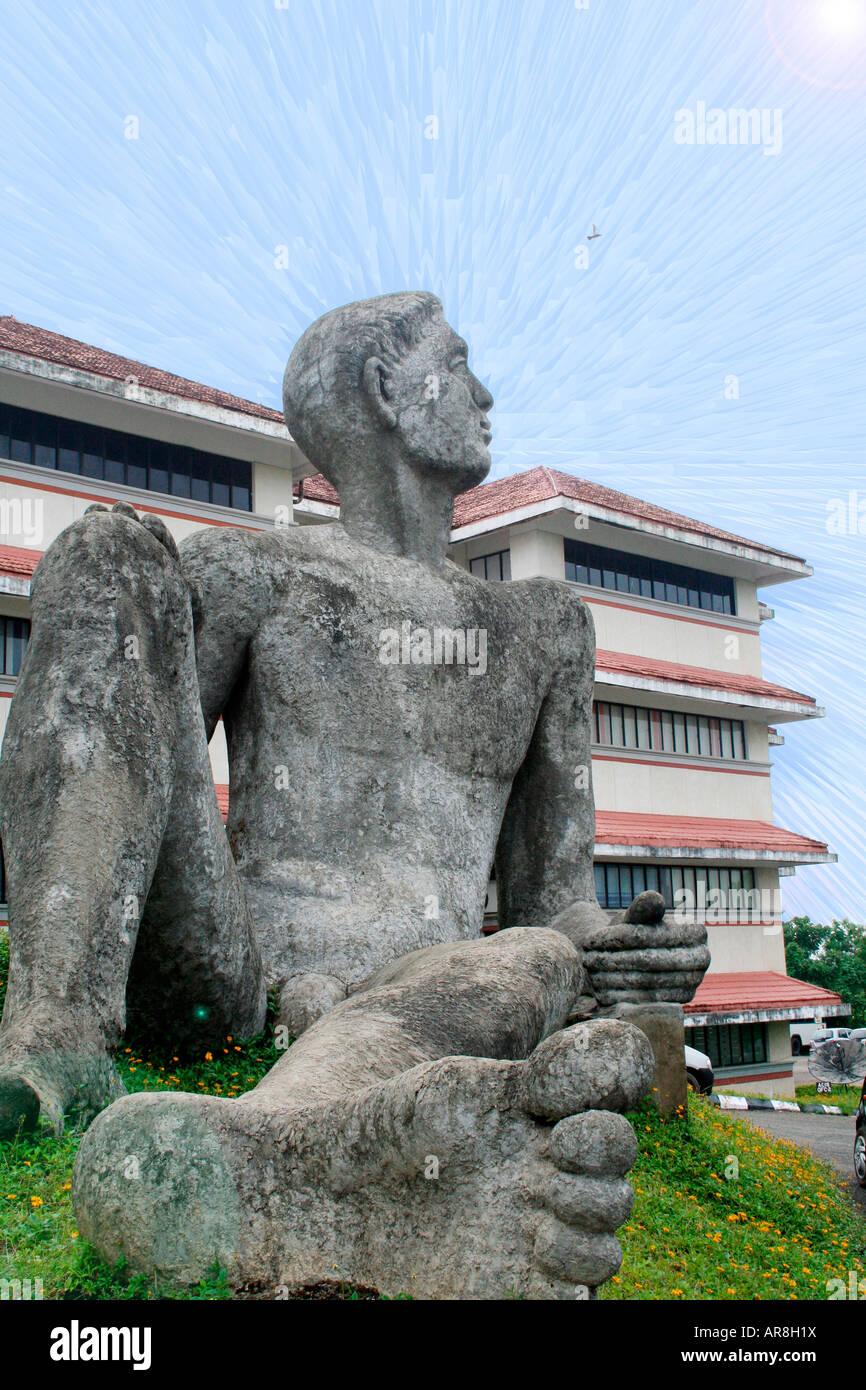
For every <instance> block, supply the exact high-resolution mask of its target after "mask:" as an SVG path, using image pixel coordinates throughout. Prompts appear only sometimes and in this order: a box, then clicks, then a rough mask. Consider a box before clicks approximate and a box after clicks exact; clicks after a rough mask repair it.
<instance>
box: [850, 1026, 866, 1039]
mask: <svg viewBox="0 0 866 1390" xmlns="http://www.w3.org/2000/svg"><path fill="white" fill-rule="evenodd" d="M849 1037H852V1038H861V1039H862V1038H866V1028H852V1029H851V1032H850V1034H849Z"/></svg>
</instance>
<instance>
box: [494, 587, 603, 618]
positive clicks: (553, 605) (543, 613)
mask: <svg viewBox="0 0 866 1390" xmlns="http://www.w3.org/2000/svg"><path fill="white" fill-rule="evenodd" d="M503 587H504V588H505V589H506V590H510V591H511V592H512V593H513V594H514V596H515V597H516V598H518V599H519V601H520V602H521V603H522V604H524V605H525V606H526V608H527V610H528V611H530V612H532V613H535V614H537V615H538V617H539V619H541V620H542V621H544V620H547V621H557V620H558V621H561V622H563V623H565V624H566V626H567V627H568V628H569V630H570V631H573V630H574V628H583V627H586V626H587V624H589V625H590V626H591V625H592V614H591V613H590V611H589V608H588V607H587V605H586V604H585V603H584V601H583V599H582V598H581V596H580V594H579V593H578V592H577V590H576V589H575V587H574V585H573V584H569V582H568V580H567V579H545V578H544V577H537V578H534V579H513V580H511V582H510V583H509V584H507V585H505V586H503Z"/></svg>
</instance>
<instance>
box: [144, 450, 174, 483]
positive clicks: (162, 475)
mask: <svg viewBox="0 0 866 1390" xmlns="http://www.w3.org/2000/svg"><path fill="white" fill-rule="evenodd" d="M170 471H171V447H170V445H168V444H164V443H163V442H162V440H157V439H152V440H151V441H150V479H149V486H150V490H151V491H152V492H168V475H169V473H170Z"/></svg>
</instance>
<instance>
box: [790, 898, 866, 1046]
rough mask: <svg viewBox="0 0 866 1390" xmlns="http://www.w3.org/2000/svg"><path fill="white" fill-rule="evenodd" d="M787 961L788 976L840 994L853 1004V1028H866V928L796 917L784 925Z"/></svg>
mask: <svg viewBox="0 0 866 1390" xmlns="http://www.w3.org/2000/svg"><path fill="white" fill-rule="evenodd" d="M785 958H786V960H787V965H788V974H789V975H792V976H793V977H794V979H796V980H806V981H807V983H808V984H812V985H820V986H821V988H822V989H832V990H833V991H834V992H835V993H836V994H841V996H842V998H843V999H844V1000H845V1003H846V1004H850V1005H851V1020H850V1026H851V1027H852V1028H863V1027H866V926H860V925H858V924H857V923H856V922H849V921H848V920H847V918H846V919H845V920H844V921H842V922H840V921H837V920H836V919H835V918H834V920H833V922H832V923H831V925H830V926H823V925H822V924H821V923H820V922H812V921H811V920H810V919H809V918H808V917H794V918H793V919H792V920H791V921H790V922H786V923H785Z"/></svg>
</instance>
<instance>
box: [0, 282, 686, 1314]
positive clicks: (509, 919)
mask: <svg viewBox="0 0 866 1390" xmlns="http://www.w3.org/2000/svg"><path fill="white" fill-rule="evenodd" d="M284 397H285V406H286V419H287V423H288V425H289V428H290V430H291V431H292V433H293V436H294V437H295V439H296V440H297V442H298V443H299V445H300V446H301V448H302V449H303V450H304V452H305V453H306V455H307V457H308V458H309V459H310V460H311V462H312V463H313V464H314V465H315V466H316V467H317V468H319V469H321V471H322V472H323V473H324V474H325V476H326V477H328V478H329V479H330V480H331V481H332V482H333V483H334V485H335V486H336V488H337V489H338V491H339V494H340V499H341V520H340V523H339V524H334V525H327V526H321V527H307V528H299V527H295V528H284V529H278V530H275V531H271V532H250V531H245V530H242V529H240V528H238V529H227V528H222V529H218V530H217V529H214V530H209V531H205V532H202V533H200V534H198V535H196V536H195V537H193V538H192V539H190V540H189V541H186V542H184V543H183V544H182V545H181V547H180V553H178V550H177V549H176V547H175V545H174V542H173V541H172V539H171V537H170V536H169V535H168V533H167V532H166V531H165V528H164V527H163V526H162V524H161V523H160V522H159V521H158V520H157V519H156V518H154V517H151V516H145V517H144V518H143V519H141V520H139V519H138V518H137V517H136V516H135V514H134V513H133V511H132V509H131V508H130V507H128V506H126V505H125V504H118V506H116V507H115V508H114V509H113V510H112V511H111V512H109V511H106V510H105V509H91V510H90V511H89V512H88V514H87V515H85V516H84V517H83V518H82V519H81V520H80V521H78V522H76V523H75V524H74V525H73V526H71V527H69V528H68V530H66V531H65V532H64V533H63V534H62V535H61V536H60V537H59V538H58V540H57V541H56V542H55V543H54V545H53V546H52V547H51V548H50V550H49V551H48V552H47V554H46V555H45V557H44V558H43V560H42V561H41V562H40V565H39V566H38V569H37V572H36V575H35V576H34V583H33V598H32V603H33V626H32V636H31V641H30V644H29V648H28V652H27V656H26V660H25V663H24V666H23V668H22V673H21V677H20V681H19V688H18V691H17V693H16V696H15V699H14V701H13V705H12V710H11V713H10V719H9V724H8V727H7V733H6V738H5V743H4V748H3V759H2V764H0V799H2V834H3V843H4V850H5V854H6V862H7V868H8V878H9V884H10V931H11V943H12V968H11V971H10V980H9V990H8V999H7V1005H6V1011H5V1014H4V1019H3V1024H2V1029H0V1130H2V1126H3V1125H4V1123H5V1125H6V1128H7V1130H9V1129H10V1128H13V1127H14V1126H15V1125H17V1124H18V1123H20V1122H21V1120H22V1118H23V1119H24V1120H25V1122H30V1123H32V1122H34V1121H35V1118H36V1115H37V1114H38V1112H39V1110H40V1108H41V1110H42V1112H43V1114H45V1115H47V1116H49V1117H53V1118H55V1119H57V1118H58V1117H60V1116H61V1115H62V1114H63V1113H64V1112H65V1111H69V1110H71V1109H73V1108H77V1109H79V1110H82V1111H93V1110H98V1109H100V1108H101V1107H102V1106H104V1105H106V1103H107V1102H108V1101H109V1100H111V1099H112V1096H113V1095H114V1094H116V1081H115V1077H114V1072H113V1067H112V1064H111V1061H110V1052H111V1050H112V1048H113V1047H115V1046H116V1045H117V1043H118V1041H119V1039H120V1037H121V1035H122V1030H123V1028H124V1026H125V1021H126V1017H127V1007H128V1014H129V1017H131V1018H134V1019H135V1020H136V1023H137V1025H139V1026H145V1025H147V1026H149V1027H151V1028H158V1029H160V1030H161V1032H162V1035H163V1036H167V1037H170V1038H172V1039H177V1040H178V1041H179V1042H182V1041H184V1040H186V1041H187V1042H189V1041H192V1040H196V1039H204V1038H207V1037H215V1036H218V1035H219V1036H221V1035H223V1034H224V1033H232V1034H234V1035H238V1036H241V1035H244V1034H251V1033H254V1032H256V1031H257V1030H258V1029H259V1028H260V1027H261V1026H262V1023H263V1020H264V1013H265V991H266V989H267V988H269V987H279V988H280V989H281V990H282V995H283V1004H284V1008H285V1009H286V1010H287V1011H288V1016H289V1017H296V1018H298V1019H299V1020H301V1022H302V1023H303V1024H306V1023H308V1022H310V1021H311V1020H313V1019H315V1018H316V1016H317V1015H319V1014H324V1016H323V1017H321V1018H320V1020H319V1021H318V1022H314V1023H313V1026H312V1027H309V1028H308V1030H307V1031H306V1032H304V1034H303V1037H301V1038H300V1040H299V1041H298V1042H296V1043H295V1044H294V1046H293V1047H292V1048H291V1049H290V1050H289V1051H288V1053H287V1054H286V1056H285V1057H284V1058H283V1059H282V1061H281V1062H280V1063H278V1064H277V1066H276V1067H275V1068H274V1069H273V1071H272V1072H271V1073H270V1074H269V1076H268V1077H267V1078H266V1079H265V1081H264V1082H262V1083H261V1085H260V1086H259V1087H257V1088H256V1090H255V1091H253V1092H250V1093H249V1094H248V1095H247V1096H245V1097H244V1098H243V1099H242V1100H240V1101H237V1102H221V1101H217V1100H212V1099H210V1098H205V1097H200V1096H185V1095H171V1096H168V1095H153V1096H135V1097H128V1098H125V1099H122V1100H119V1101H117V1103H116V1104H114V1105H112V1106H111V1107H110V1108H109V1109H108V1110H107V1111H106V1112H105V1113H104V1114H103V1115H101V1116H100V1117H99V1119H98V1120H97V1121H96V1122H95V1123H94V1125H93V1126H92V1127H91V1129H90V1130H89V1131H88V1133H87V1135H86V1136H85V1139H84V1141H83V1143H82V1146H81V1150H80V1152H79V1157H78V1161H77V1163H76V1171H75V1180H74V1196H75V1200H76V1209H77V1211H78V1214H79V1221H80V1224H81V1226H82V1230H83V1231H84V1233H85V1234H88V1235H89V1236H90V1237H91V1239H93V1240H94V1242H95V1243H96V1244H97V1245H98V1247H99V1248H101V1249H102V1250H103V1251H105V1252H106V1253H107V1254H108V1255H109V1256H110V1257H112V1258H117V1256H118V1255H119V1254H121V1253H124V1254H126V1256H127V1257H128V1259H129V1261H130V1263H131V1264H132V1265H133V1266H136V1267H139V1268H146V1269H155V1270H158V1271H161V1272H163V1273H165V1274H168V1275H170V1276H171V1277H174V1278H179V1279H195V1278H198V1277H200V1276H201V1274H202V1273H204V1272H206V1270H207V1269H208V1268H209V1267H210V1266H211V1265H212V1264H213V1262H214V1260H215V1259H216V1260H219V1261H220V1262H224V1263H225V1264H226V1266H227V1267H228V1268H229V1269H230V1271H231V1274H232V1278H233V1279H234V1280H235V1281H236V1282H239V1283H244V1282H246V1283H248V1284H257V1285H263V1284H264V1285H266V1286H267V1285H269V1284H271V1283H275V1284H283V1283H299V1282H300V1283H303V1282H305V1281H309V1280H310V1279H313V1278H319V1277H325V1275H327V1274H329V1273H330V1271H332V1270H333V1269H334V1268H335V1267H338V1268H339V1271H340V1274H339V1277H342V1278H350V1279H353V1280H355V1281H356V1282H361V1283H364V1282H366V1283H372V1284H374V1285H375V1286H376V1287H380V1288H382V1289H383V1290H384V1289H390V1290H392V1291H393V1290H394V1289H399V1288H400V1287H402V1286H403V1284H404V1283H405V1281H406V1280H408V1279H409V1278H410V1276H411V1277H412V1279H413V1280H414V1287H415V1288H416V1289H417V1290H418V1291H420V1292H423V1291H425V1290H426V1291H427V1292H432V1293H439V1294H440V1295H441V1294H442V1293H443V1291H444V1293H445V1294H446V1295H447V1293H448V1291H449V1290H459V1289H461V1288H462V1289H464V1290H465V1291H466V1292H467V1293H470V1294H473V1293H474V1294H475V1296H480V1297H484V1296H495V1291H496V1290H497V1289H499V1291H500V1292H504V1291H505V1290H506V1289H507V1288H509V1287H514V1288H515V1289H517V1290H518V1291H522V1292H526V1293H529V1294H533V1295H535V1296H542V1297H551V1296H552V1297H557V1296H567V1294H568V1291H569V1290H573V1286H574V1285H575V1284H576V1283H577V1284H583V1285H589V1286H594V1285H597V1284H598V1283H599V1282H600V1281H601V1280H602V1279H604V1278H606V1277H608V1276H609V1274H610V1273H611V1272H612V1271H613V1269H614V1268H615V1267H616V1264H617V1263H618V1259H619V1247H618V1246H617V1243H616V1241H615V1240H614V1239H613V1235H612V1232H613V1230H614V1229H615V1228H616V1226H617V1225H618V1224H619V1223H620V1222H621V1221H622V1220H623V1219H624V1216H625V1214H626V1213H627V1210H628V1206H629V1203H630V1189H628V1186H627V1184H625V1183H624V1182H623V1174H624V1173H625V1171H626V1170H627V1168H628V1167H629V1166H630V1164H631V1162H632V1161H633V1156H634V1144H633V1138H632V1137H631V1131H630V1130H629V1127H628V1126H627V1124H626V1123H625V1121H624V1120H622V1118H621V1117H620V1116H617V1115H615V1114H612V1113H609V1112H611V1111H616V1110H621V1109H623V1108H625V1107H627V1106H628V1105H629V1104H631V1103H633V1102H634V1100H636V1099H637V1098H638V1096H639V1095H640V1094H641V1093H642V1092H643V1091H644V1090H645V1089H646V1087H647V1085H648V1082H649V1068H650V1066H651V1054H650V1052H649V1049H648V1047H647V1044H646V1040H645V1038H644V1037H643V1035H642V1034H641V1033H640V1032H639V1031H638V1030H636V1029H634V1028H632V1027H631V1026H630V1025H629V1024H627V1023H623V1022H620V1021H616V1020H612V1019H596V1020H595V1021H590V1022H588V1023H582V1024H578V1025H576V1026H574V1027H572V1028H567V1029H566V1030H565V1031H564V1032H557V1031H556V1030H559V1029H563V1027H564V1025H565V1024H566V1023H567V1022H568V1020H569V1019H570V1018H574V1017H576V1016H579V1010H580V1004H579V1001H583V1009H584V1014H585V1012H586V1009H587V1008H592V1002H591V1000H589V999H588V996H591V995H592V993H593V989H592V980H593V978H595V979H596V981H597V982H599V984H598V987H597V988H596V989H595V994H596V997H597V998H599V999H600V1000H601V1002H602V1003H603V1004H612V1003H615V1002H616V1001H617V1000H618V999H630V998H635V997H639V998H642V999H664V1000H676V999H688V998H690V997H691V995H692V993H693V991H694V989H695V987H696V985H697V983H698V982H699V980H700V978H701V975H702V973H703V971H704V970H705V969H706V965H707V959H708V958H707V954H706V950H705V946H704V943H703V940H702V939H701V933H700V931H699V930H698V931H695V930H690V929H688V928H676V929H675V928H673V927H670V926H667V925H665V926H664V927H663V929H661V930H660V931H659V932H657V933H656V935H655V936H653V933H652V931H651V930H650V929H648V928H646V927H643V926H639V925H635V926H634V927H633V928H630V929H629V928H624V927H623V925H620V926H619V927H618V928H617V930H616V932H615V933H613V934H610V933H608V926H607V921H606V919H605V918H604V916H603V914H601V913H600V912H599V910H598V907H597V904H596V902H595V895H594V890H593V881H592V848H593V834H594V815H593V803H592V794H591V789H589V788H588V786H587V778H586V775H585V770H586V769H588V768H589V765H590V754H589V718H588V714H589V708H590V702H591V690H592V681H593V671H594V639H593V631H592V624H591V621H590V618H589V616H588V612H587V610H586V608H585V606H584V605H583V603H582V602H581V601H580V599H579V598H578V597H577V595H576V593H575V592H574V591H573V590H572V589H570V588H569V586H568V585H566V584H565V583H557V582H554V581H547V580H530V581H522V582H517V583H514V584H501V585H488V584H486V583H484V582H483V581H480V580H478V579H476V578H474V577H472V576H471V575H469V574H467V573H465V572H464V571H463V570H461V569H460V568H458V567H457V566H455V565H453V564H452V563H451V562H449V561H448V559H447V557H446V551H447V546H448V540H449V531H450V524H451V512H452V507H453V501H454V497H455V496H456V495H457V494H459V493H460V492H462V491H465V490H466V489H467V488H469V487H471V486H473V485H474V484H476V483H478V482H480V481H481V480H482V479H483V478H484V476H485V475H486V473H487V470H488V468H489V455H488V444H489V442H490V425H489V421H488V418H487V412H488V411H489V409H490V407H491V406H492V399H491V397H490V395H489V393H488V392H487V391H486V390H485V388H484V387H483V386H482V385H481V384H480V383H479V382H478V381H477V379H476V378H475V377H474V376H473V375H472V373H471V371H470V370H469V367H468V364H467V349H466V345H465V343H464V342H463V341H462V340H461V339H460V338H459V337H458V336H457V334H456V333H455V332H454V331H453V330H452V329H451V328H450V327H449V326H448V324H447V323H446V322H445V319H444V317H443V315H442V309H441V305H440V303H439V301H438V300H437V299H435V298H434V297H433V296H432V295H429V294H422V293H405V294H398V295H386V296H382V297H381V298H379V299H374V300H369V301H365V302H363V303H360V304H354V305H349V306H347V307H346V308H343V309H339V310H336V311H334V312H332V313H330V314H327V315H325V316H324V317H323V318H322V319H320V320H319V321H318V322H317V323H315V324H314V325H313V326H312V327H311V328H310V329H308V330H307V332H306V333H305V334H304V335H303V336H302V338H301V339H300V341H299V343H298V344H297V346H296V347H295V350H294V352H293V353H292V357H291V359H290V361H289V365H288V367H287V370H286V378H285V386H284ZM407 624H408V627H407ZM395 632H399V633H401V634H406V633H408V634H409V638H408V660H406V659H404V658H405V656H406V643H405V642H403V641H401V643H400V644H399V649H398V648H395V647H394V646H393V643H391V638H390V636H389V634H391V635H392V634H394V633H395ZM482 634H483V639H482ZM482 651H483V654H484V658H483V660H482V659H481V653H482ZM461 653H462V657H461ZM470 654H473V656H472V658H471V659H470ZM220 716H222V718H223V721H224V724H225V730H226V737H227V743H228V749H229V766H230V781H231V792H230V807H229V818H228V835H226V832H225V830H224V828H223V825H222V822H221V818H220V814H219V810H218V807H217V802H216V796H215V792H214V788H213V782H212V777H211V771H210V764H209V760H208V753H207V742H208V738H209V737H210V735H211V734H212V732H213V729H214V727H215V724H216V721H217V720H218V718H219V717H220ZM494 859H495V862H496V873H497V884H498V891H499V910H500V916H501V919H502V925H503V926H504V927H506V928H510V929H511V930H508V931H505V932H501V933H500V934H499V935H498V936H497V937H496V938H494V939H492V940H490V941H487V942H482V941H479V940H477V939H474V938H477V937H478V934H479V931H480V925H481V920H482V914H483V906H484V899H485V892H486V888H487V882H488V876H489V869H490V865H491V863H492V862H493V861H494ZM552 927H555V928H556V930H552V929H551V928H552ZM585 945H588V946H589V947H590V948H591V950H590V951H589V953H587V954H585V955H582V954H581V952H580V951H579V950H578V949H577V946H585ZM586 966H588V967H589V969H588V974H587V971H586ZM636 970H637V974H636ZM347 996H348V997H347ZM341 1001H342V1002H341ZM327 1010H330V1011H327ZM299 1030H300V1024H299ZM523 1059H526V1060H523ZM554 1121H557V1122H558V1123H556V1126H555V1128H553V1129H552V1130H551V1128H550V1125H551V1122H554ZM130 1154H135V1155H136V1156H137V1159H138V1161H137V1164H136V1172H137V1173H138V1174H139V1176H138V1178H137V1180H136V1181H135V1182H134V1183H132V1182H129V1181H127V1180H126V1178H125V1177H124V1172H125V1171H126V1170H127V1169H128V1165H127V1169H125V1167H124V1163H123V1161H122V1160H123V1158H124V1156H126V1157H128V1156H129V1155H130ZM431 1158H432V1159H433V1160H435V1165H434V1166H435V1167H436V1170H437V1172H438V1177H437V1178H436V1179H435V1180H432V1179H425V1178H424V1176H423V1174H424V1172H425V1171H426V1167H429V1166H430V1165H429V1164H428V1163H427V1160H428V1159H431ZM425 1165H426V1167H425ZM472 1232H474V1235H473V1234H472ZM395 1238H396V1244H400V1242H402V1245H401V1251H402V1253H398V1252H397V1251H396V1249H395ZM491 1241H492V1242H493V1245H494V1246H495V1251H494V1253H493V1254H491V1250H490V1249H488V1246H489V1245H490V1242H491ZM416 1265H417V1266H418V1268H416V1267H415V1266H416ZM332 1277H334V1276H332ZM419 1279H420V1283H419V1282H418V1280H419ZM401 1281H402V1282H401Z"/></svg>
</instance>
